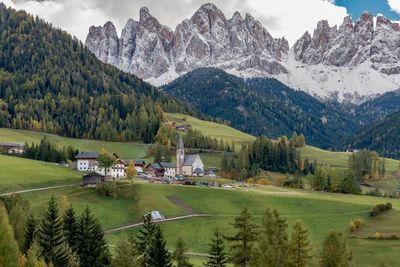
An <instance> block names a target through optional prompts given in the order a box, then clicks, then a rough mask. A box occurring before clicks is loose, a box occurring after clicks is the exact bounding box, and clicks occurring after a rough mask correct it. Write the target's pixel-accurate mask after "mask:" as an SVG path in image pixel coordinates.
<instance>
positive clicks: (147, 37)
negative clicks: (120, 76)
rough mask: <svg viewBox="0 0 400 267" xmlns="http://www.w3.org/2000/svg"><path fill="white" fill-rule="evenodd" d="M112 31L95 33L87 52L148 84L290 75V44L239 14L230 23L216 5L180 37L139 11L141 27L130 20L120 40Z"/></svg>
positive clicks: (179, 31) (183, 26)
mask: <svg viewBox="0 0 400 267" xmlns="http://www.w3.org/2000/svg"><path fill="white" fill-rule="evenodd" d="M107 28H108V27H107ZM112 28H113V29H114V31H111V29H110V30H106V25H105V26H104V27H91V28H90V30H89V34H88V36H87V39H86V45H87V47H88V48H89V50H90V51H92V52H93V53H94V54H95V55H96V56H97V57H98V58H99V59H100V60H102V61H104V62H106V63H110V64H112V65H114V66H116V67H118V68H120V69H121V70H123V71H126V72H129V73H133V74H136V75H138V76H139V77H141V78H144V79H148V78H152V77H154V78H157V77H159V76H161V75H162V74H164V73H167V72H169V71H174V72H177V73H183V72H187V71H190V70H193V69H196V68H199V67H206V66H215V67H220V68H223V69H226V70H232V69H233V70H238V71H243V70H248V69H254V70H256V71H257V72H259V73H263V74H265V75H271V74H279V73H286V72H287V71H286V69H285V67H284V66H283V65H282V64H281V61H282V58H283V56H284V55H285V54H287V53H288V51H289V44H288V42H287V41H286V39H284V38H281V39H274V38H272V36H271V35H270V34H269V33H268V31H267V30H266V29H265V28H263V27H262V25H261V23H260V22H258V21H257V20H255V19H254V18H253V17H252V16H251V15H250V14H246V16H245V18H243V17H242V16H241V14H240V13H238V12H236V13H235V14H234V15H233V17H232V18H231V19H227V18H226V17H225V15H224V14H223V13H222V11H221V10H219V9H218V8H217V7H216V6H215V5H213V4H205V5H203V6H201V7H200V9H199V10H198V11H196V12H195V13H194V14H193V16H192V17H191V18H190V19H187V20H184V21H183V22H182V23H180V24H179V25H178V26H177V27H176V29H175V31H172V30H171V29H169V28H168V27H166V26H163V25H161V24H160V23H159V22H158V21H157V19H155V18H154V17H153V16H151V15H150V13H149V10H148V9H147V8H142V9H141V10H140V19H139V21H134V20H128V22H127V23H126V25H125V27H124V29H123V30H122V34H121V37H120V38H118V36H117V34H116V32H115V28H114V27H112ZM108 31H110V32H108ZM111 32H112V34H111Z"/></svg>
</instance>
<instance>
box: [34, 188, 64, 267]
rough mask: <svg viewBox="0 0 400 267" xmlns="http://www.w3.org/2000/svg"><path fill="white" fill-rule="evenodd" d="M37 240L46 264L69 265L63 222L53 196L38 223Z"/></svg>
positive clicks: (57, 266)
mask: <svg viewBox="0 0 400 267" xmlns="http://www.w3.org/2000/svg"><path fill="white" fill-rule="evenodd" d="M38 242H39V245H40V249H41V253H42V256H43V258H44V260H45V262H46V263H47V264H53V265H54V266H55V267H63V266H68V265H69V259H70V255H69V251H68V249H67V248H66V246H65V238H64V234H63V224H62V220H61V218H60V217H59V215H58V206H57V203H56V199H55V197H54V196H52V197H51V199H50V202H49V206H48V208H47V212H46V215H45V217H44V218H43V219H42V221H41V223H40V226H39V230H38Z"/></svg>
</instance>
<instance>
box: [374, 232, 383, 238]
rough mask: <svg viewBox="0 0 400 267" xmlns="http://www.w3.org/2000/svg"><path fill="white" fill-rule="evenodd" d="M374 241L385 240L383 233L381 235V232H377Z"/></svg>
mask: <svg viewBox="0 0 400 267" xmlns="http://www.w3.org/2000/svg"><path fill="white" fill-rule="evenodd" d="M374 239H376V240H381V239H383V235H382V234H381V233H379V232H376V233H375V235H374Z"/></svg>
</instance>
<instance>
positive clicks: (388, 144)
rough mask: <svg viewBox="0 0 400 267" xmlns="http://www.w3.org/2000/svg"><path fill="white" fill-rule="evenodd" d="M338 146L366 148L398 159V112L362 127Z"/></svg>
mask: <svg viewBox="0 0 400 267" xmlns="http://www.w3.org/2000/svg"><path fill="white" fill-rule="evenodd" d="M339 147H340V148H358V149H363V148H367V149H370V150H375V151H377V152H379V153H380V154H381V155H382V156H386V157H390V158H396V159H400V112H398V113H395V114H392V115H389V116H387V117H386V118H384V119H382V120H379V121H377V122H376V123H373V124H372V125H370V126H367V127H365V128H363V129H362V130H360V131H359V132H358V133H356V134H355V135H354V136H351V137H350V138H348V139H347V140H345V141H344V142H343V145H342V146H339Z"/></svg>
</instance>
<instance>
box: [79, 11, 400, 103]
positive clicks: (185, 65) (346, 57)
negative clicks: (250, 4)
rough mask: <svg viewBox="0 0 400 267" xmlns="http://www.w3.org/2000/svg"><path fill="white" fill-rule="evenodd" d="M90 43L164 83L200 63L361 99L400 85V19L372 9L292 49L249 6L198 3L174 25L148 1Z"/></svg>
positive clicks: (322, 25)
mask: <svg viewBox="0 0 400 267" xmlns="http://www.w3.org/2000/svg"><path fill="white" fill-rule="evenodd" d="M86 45H87V47H88V48H89V50H90V51H92V52H93V53H94V54H95V55H96V56H97V57H98V58H99V59H101V60H102V61H104V62H106V63H110V64H112V65H114V66H116V67H118V68H119V69H121V70H123V71H126V72H130V73H133V74H136V75H138V76H139V77H141V78H143V79H146V80H147V81H149V82H151V83H153V84H156V85H161V84H165V83H167V82H169V81H171V80H173V79H175V78H177V77H178V76H180V75H182V74H184V73H187V72H189V71H192V70H194V69H196V68H199V67H218V68H221V69H223V70H225V71H228V72H230V73H232V74H236V75H238V76H242V77H275V78H277V79H279V80H280V81H282V82H284V83H286V84H287V85H289V86H291V87H292V88H294V89H299V90H303V91H306V92H308V93H310V94H313V95H317V96H320V97H335V98H338V99H340V100H344V99H347V100H351V101H354V102H361V101H362V100H363V99H366V98H369V97H372V96H375V95H378V94H382V93H384V92H387V91H392V90H395V89H398V88H400V26H399V24H397V23H392V22H391V21H389V20H388V19H386V18H384V17H382V16H378V17H377V19H376V21H374V18H373V17H372V15H371V14H370V13H364V14H363V15H362V16H361V18H360V19H359V20H358V21H357V22H355V23H354V22H353V21H352V20H351V18H350V17H346V18H345V19H344V21H343V24H342V25H341V26H340V27H339V28H338V27H337V26H334V27H331V26H330V25H329V24H328V22H327V21H321V22H319V23H318V25H317V28H316V29H315V31H314V33H313V35H311V34H309V33H308V32H306V33H305V34H304V35H303V36H302V37H301V38H300V39H299V40H298V41H297V42H296V43H295V44H294V46H293V47H292V48H291V49H289V44H288V42H287V41H286V40H285V38H279V39H277V38H273V37H272V36H271V35H270V34H269V32H268V31H267V29H265V28H264V27H263V26H262V25H261V23H260V22H259V21H257V20H256V19H255V18H254V17H252V16H251V15H250V14H246V15H245V16H244V17H243V16H242V15H241V14H240V13H239V12H236V13H235V14H233V16H232V18H230V19H228V18H226V17H225V15H224V14H223V13H222V11H221V10H219V9H218V8H217V7H216V6H215V5H213V4H206V5H203V6H201V7H200V9H199V10H198V11H196V12H195V13H194V14H193V16H192V17H191V18H190V19H187V20H184V21H183V22H182V23H180V24H179V25H178V26H177V27H176V29H175V31H174V30H172V29H170V28H168V27H166V26H164V25H161V24H160V23H159V22H158V20H157V19H156V18H154V17H153V16H151V15H150V13H149V10H148V9H147V8H142V9H141V10H140V19H139V21H134V20H129V21H128V22H127V24H126V25H125V27H124V29H123V30H122V34H121V36H120V37H119V36H118V34H117V32H116V29H115V27H114V25H113V24H112V23H111V22H107V23H106V24H105V25H104V26H99V27H94V26H92V27H91V28H90V29H89V34H88V36H87V39H86Z"/></svg>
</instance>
